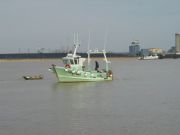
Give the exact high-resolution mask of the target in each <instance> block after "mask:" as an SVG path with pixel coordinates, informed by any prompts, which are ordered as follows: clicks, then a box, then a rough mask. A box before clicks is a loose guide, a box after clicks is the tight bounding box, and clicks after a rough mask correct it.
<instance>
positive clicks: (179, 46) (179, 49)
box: [175, 33, 180, 55]
mask: <svg viewBox="0 0 180 135" xmlns="http://www.w3.org/2000/svg"><path fill="white" fill-rule="evenodd" d="M175 48H176V54H179V55H180V34H177V33H176V34H175Z"/></svg>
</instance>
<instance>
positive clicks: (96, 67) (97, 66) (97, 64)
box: [95, 61, 99, 71]
mask: <svg viewBox="0 0 180 135" xmlns="http://www.w3.org/2000/svg"><path fill="white" fill-rule="evenodd" d="M95 70H96V71H99V63H98V62H97V61H95Z"/></svg>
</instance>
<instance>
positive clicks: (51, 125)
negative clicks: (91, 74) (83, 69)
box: [0, 59, 180, 135]
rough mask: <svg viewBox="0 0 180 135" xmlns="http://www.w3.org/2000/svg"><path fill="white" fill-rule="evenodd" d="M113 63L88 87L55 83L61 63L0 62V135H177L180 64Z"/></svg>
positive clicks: (179, 126) (174, 61)
mask: <svg viewBox="0 0 180 135" xmlns="http://www.w3.org/2000/svg"><path fill="white" fill-rule="evenodd" d="M111 62H112V63H111V64H112V69H113V73H114V80H113V81H108V82H91V83H58V82H57V80H56V78H55V76H54V75H53V74H52V73H51V72H49V71H48V68H49V67H50V65H51V64H53V63H54V64H56V65H61V64H62V63H61V62H59V60H39V61H11V62H5V61H4V62H1V63H0V135H179V134H180V59H163V60H148V61H138V60H136V59H127V60H126V59H125V60H123V59H112V60H111ZM36 74H43V75H44V79H43V80H31V81H30V80H28V81H27V80H24V79H23V78H22V76H23V75H36Z"/></svg>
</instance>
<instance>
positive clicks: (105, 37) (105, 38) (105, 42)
mask: <svg viewBox="0 0 180 135" xmlns="http://www.w3.org/2000/svg"><path fill="white" fill-rule="evenodd" d="M107 36H108V32H107V31H106V33H105V36H104V48H103V49H104V50H106V44H107Z"/></svg>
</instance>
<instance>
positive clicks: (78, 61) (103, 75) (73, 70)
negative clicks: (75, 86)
mask: <svg viewBox="0 0 180 135" xmlns="http://www.w3.org/2000/svg"><path fill="white" fill-rule="evenodd" d="M79 45H80V44H79V43H78V41H77V42H76V43H74V46H75V49H74V53H73V54H72V53H68V54H67V56H66V57H63V59H62V60H63V64H64V66H62V67H61V66H56V65H54V64H53V65H52V68H50V69H51V71H52V72H53V73H55V75H56V77H57V79H58V81H59V82H93V81H106V80H113V74H112V71H111V70H110V69H109V64H110V61H108V60H107V57H106V51H105V50H102V52H92V51H90V50H88V66H87V68H86V67H85V64H84V62H85V61H86V58H82V57H81V56H79V55H77V54H76V51H77V48H78V46H79ZM92 53H102V54H103V56H104V61H105V65H106V66H105V68H104V69H99V63H98V62H97V61H96V67H95V69H94V70H92V69H90V54H92Z"/></svg>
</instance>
